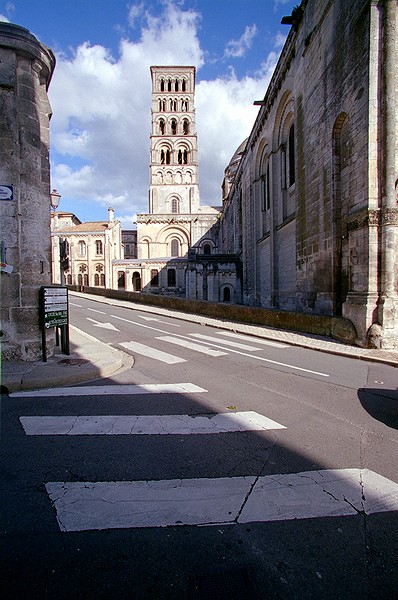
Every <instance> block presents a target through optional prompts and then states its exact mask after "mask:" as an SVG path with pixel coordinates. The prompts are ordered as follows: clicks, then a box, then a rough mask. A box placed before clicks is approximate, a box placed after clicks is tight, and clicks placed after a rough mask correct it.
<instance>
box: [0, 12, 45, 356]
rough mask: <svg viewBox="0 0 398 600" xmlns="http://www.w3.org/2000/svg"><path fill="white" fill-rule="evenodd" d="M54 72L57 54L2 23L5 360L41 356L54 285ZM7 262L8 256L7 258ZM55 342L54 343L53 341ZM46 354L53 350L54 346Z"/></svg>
mask: <svg viewBox="0 0 398 600" xmlns="http://www.w3.org/2000/svg"><path fill="white" fill-rule="evenodd" d="M54 67H55V58H54V55H53V53H52V52H51V50H49V49H48V48H46V47H45V46H44V45H43V44H41V43H40V42H38V40H37V39H36V38H35V37H34V36H33V35H31V34H30V33H29V31H28V30H26V29H24V28H22V27H19V26H17V25H13V24H10V23H0V185H4V186H12V190H13V199H9V200H4V199H2V200H1V201H0V222H1V241H2V242H3V245H2V247H3V249H4V252H3V259H2V262H4V263H7V264H9V265H11V266H12V267H13V270H12V273H11V274H7V273H5V272H1V274H0V276H1V328H2V329H1V355H2V358H3V360H36V359H38V358H40V357H41V355H42V349H41V331H40V326H39V308H38V304H39V288H40V286H42V285H48V284H50V283H51V255H50V164H49V120H50V116H51V107H50V105H49V102H48V98H47V89H48V86H49V83H50V80H51V76H52V73H53V70H54ZM4 255H5V256H4ZM49 338H50V336H49ZM48 345H49V347H48V354H51V352H52V347H53V343H52V342H51V341H50V339H49V340H48Z"/></svg>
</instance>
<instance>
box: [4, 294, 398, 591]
mask: <svg viewBox="0 0 398 600" xmlns="http://www.w3.org/2000/svg"><path fill="white" fill-rule="evenodd" d="M70 308H71V317H72V323H73V324H74V325H75V326H76V327H78V328H80V329H83V330H84V331H86V332H88V333H89V334H90V335H92V336H94V337H97V338H98V339H101V340H102V341H105V342H106V343H109V344H112V345H113V346H114V347H117V348H119V349H123V351H126V352H129V353H131V354H133V356H134V358H135V364H134V367H133V368H132V369H130V370H129V371H126V372H124V373H121V374H119V375H117V376H114V377H113V378H111V379H102V380H99V381H96V382H93V383H91V384H86V385H82V386H79V389H77V390H74V391H73V392H72V391H71V390H63V389H58V390H54V391H52V392H49V395H44V394H38V395H29V394H22V395H16V394H14V395H12V396H11V397H3V398H2V421H1V425H2V437H1V442H2V446H1V448H2V484H1V490H2V511H1V573H2V577H1V587H2V597H5V598H57V599H58V598H71V597H73V598H134V599H135V598H170V599H171V598H177V599H179V598H211V599H216V598H228V599H233V598H240V599H242V598H250V599H254V598H261V599H262V598H264V599H267V598H280V599H291V598H314V599H315V598H316V599H318V598H322V599H329V598H330V599H331V598H333V599H335V598H344V599H346V598H361V599H364V598H374V599H376V598H377V599H378V598H396V597H397V596H398V591H397V589H398V587H397V586H398V566H397V565H398V561H397V559H398V512H397V511H398V485H397V484H398V466H397V442H398V434H397V427H398V408H397V407H398V404H397V402H398V390H397V387H398V383H397V381H398V377H397V370H396V369H394V368H392V367H388V366H385V365H377V364H373V363H370V362H365V361H359V360H352V359H348V358H342V357H339V356H333V355H329V354H324V353H318V352H315V351H312V350H306V349H303V348H297V347H291V346H286V345H282V344H274V345H272V344H271V343H265V341H264V340H260V339H257V338H254V337H251V336H242V335H234V334H233V333H232V334H230V333H229V332H225V331H222V330H218V329H215V328H209V327H204V326H201V325H197V324H193V323H188V322H185V321H181V320H176V319H172V318H169V317H165V316H160V315H156V314H155V313H148V312H143V311H139V310H130V309H125V308H121V307H117V306H108V305H106V304H101V303H99V302H93V301H91V300H88V299H85V298H73V299H72V300H71V307H70ZM165 386H166V387H165Z"/></svg>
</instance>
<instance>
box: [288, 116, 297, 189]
mask: <svg viewBox="0 0 398 600" xmlns="http://www.w3.org/2000/svg"><path fill="white" fill-rule="evenodd" d="M295 150H296V149H295V137H294V123H292V125H291V127H290V130H289V138H288V149H287V152H288V167H289V176H288V178H287V179H288V181H289V187H290V186H292V185H293V184H294V183H295V181H296V158H295Z"/></svg>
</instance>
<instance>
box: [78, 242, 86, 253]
mask: <svg viewBox="0 0 398 600" xmlns="http://www.w3.org/2000/svg"><path fill="white" fill-rule="evenodd" d="M77 252H78V254H79V255H80V256H86V242H84V241H83V240H79V242H78V244H77Z"/></svg>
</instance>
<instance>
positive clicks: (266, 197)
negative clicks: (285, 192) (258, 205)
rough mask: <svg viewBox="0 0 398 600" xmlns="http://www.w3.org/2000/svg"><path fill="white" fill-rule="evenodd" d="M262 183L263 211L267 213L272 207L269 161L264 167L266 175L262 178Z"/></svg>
mask: <svg viewBox="0 0 398 600" xmlns="http://www.w3.org/2000/svg"><path fill="white" fill-rule="evenodd" d="M261 182H262V210H263V211H267V210H269V209H270V207H271V197H270V180H269V161H267V164H266V166H265V167H264V173H263V175H262V176H261Z"/></svg>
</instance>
